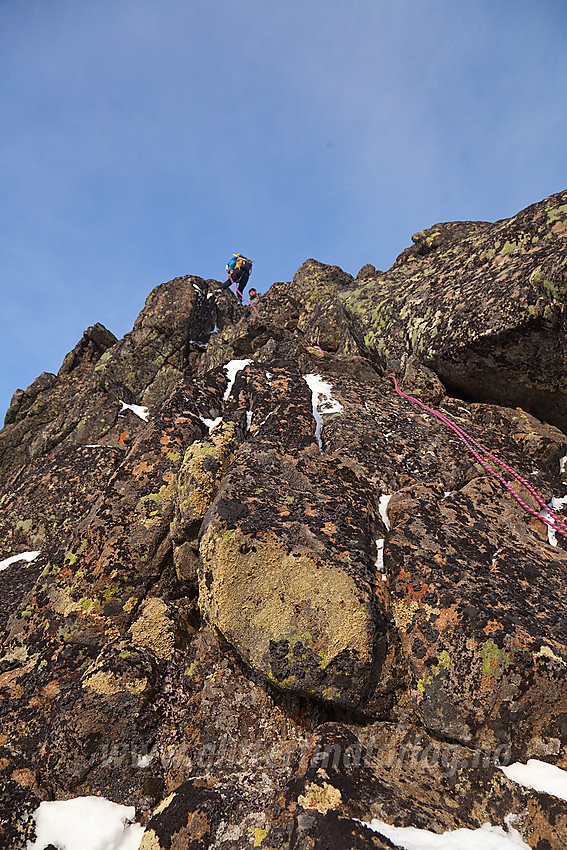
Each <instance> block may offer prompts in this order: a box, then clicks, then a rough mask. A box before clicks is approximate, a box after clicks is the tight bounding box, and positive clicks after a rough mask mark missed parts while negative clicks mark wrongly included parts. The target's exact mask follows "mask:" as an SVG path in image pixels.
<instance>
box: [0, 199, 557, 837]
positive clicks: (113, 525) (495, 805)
mask: <svg viewBox="0 0 567 850" xmlns="http://www.w3.org/2000/svg"><path fill="white" fill-rule="evenodd" d="M566 233H567V193H562V194H560V195H557V196H554V197H552V198H549V199H547V200H546V201H543V202H541V203H539V204H535V205H533V206H532V207H529V208H528V209H527V210H525V211H523V212H522V213H519V214H518V215H516V216H514V218H512V219H510V220H506V221H500V222H496V223H495V224H491V223H488V222H453V223H446V224H440V225H435V226H434V227H433V228H430V229H428V230H426V231H423V232H422V233H419V234H416V235H415V236H414V237H412V238H413V246H412V247H410V248H408V249H407V250H406V251H404V252H403V253H402V254H401V255H400V257H399V258H398V259H397V260H396V262H395V263H394V265H393V266H392V268H391V269H390V270H389V271H387V272H380V271H377V270H376V269H375V268H374V266H372V265H370V264H367V265H365V266H363V268H362V269H361V270H360V272H359V274H358V275H357V277H356V278H352V277H351V276H350V275H348V274H346V273H345V272H343V271H342V270H341V269H339V268H338V267H336V266H326V265H323V264H321V263H319V262H317V261H316V260H307V261H306V262H305V263H304V264H303V265H302V266H301V268H300V269H299V270H298V272H297V273H296V275H295V276H294V278H293V280H292V281H290V282H288V283H274V284H273V285H272V286H271V287H270V289H269V291H268V292H267V293H266V294H264V295H261V296H259V297H258V298H257V299H256V301H255V306H256V308H257V312H254V311H252V310H251V309H249V308H247V307H243V306H241V305H239V304H238V303H237V302H236V300H235V299H234V297H233V296H232V295H231V294H230V293H219V292H216V291H215V289H216V287H217V285H218V284H217V282H216V281H204V280H202V279H200V278H195V277H188V276H187V277H180V278H176V279H175V280H173V281H170V282H169V283H165V284H161V285H160V286H158V287H157V288H156V289H155V290H154V291H153V292H152V293H151V294H150V296H149V297H148V299H147V301H146V305H145V307H144V309H143V311H142V312H141V314H140V316H139V317H138V319H137V320H136V322H135V324H134V328H133V330H132V331H131V332H130V333H129V334H127V335H126V336H125V337H124V339H122V340H117V339H116V338H115V337H114V336H113V335H112V334H111V333H110V331H107V330H106V329H105V328H104V327H103V326H101V325H93V326H92V327H91V328H89V329H88V330H87V331H85V333H84V335H83V337H82V338H81V340H80V341H79V343H78V344H77V346H76V347H75V348H74V349H73V351H72V352H70V353H69V354H68V355H67V356H66V357H65V360H64V362H63V365H62V367H61V369H60V370H59V373H58V374H57V375H50V374H46V373H44V374H42V375H41V376H40V377H39V378H38V379H36V381H34V383H33V384H32V385H31V387H29V388H28V389H27V390H26V391H25V392H24V391H23V390H17V391H16V393H15V394H14V397H13V400H12V403H11V405H10V409H9V410H8V413H7V415H6V421H5V427H4V429H3V430H2V431H1V432H0V475H1V476H2V477H1V478H0V542H1V548H0V561H1V560H2V559H8V558H11V557H12V556H17V555H20V554H22V553H25V552H38V551H39V552H40V554H39V555H38V556H37V557H36V558H35V559H34V560H32V561H31V562H29V563H28V562H27V561H26V560H20V561H15V562H13V563H11V564H6V565H2V566H3V567H5V568H3V569H1V570H0V590H1V591H2V599H3V606H2V612H1V614H0V629H1V635H2V649H1V655H0V717H1V718H2V721H1V725H0V773H1V774H2V781H1V782H0V789H1V790H0V835H1V837H2V842H1V843H2V846H5V847H15V848H16V847H18V848H22V847H24V846H25V842H26V839H28V838H33V833H34V827H33V819H30V817H29V814H30V812H31V811H33V810H34V808H35V807H36V806H37V805H38V803H39V802H40V801H41V800H46V799H63V798H68V797H73V796H79V795H87V794H93V793H94V794H100V795H102V796H106V797H108V798H110V799H113V800H115V801H116V802H120V803H125V804H129V805H134V806H136V809H137V812H138V816H139V817H140V818H141V820H142V822H143V823H144V825H145V826H146V832H145V834H144V838H143V841H142V847H143V848H151V850H156V848H164V850H165V848H167V850H170V848H173V847H176V848H181V847H183V848H192V850H198V848H203V850H204V848H208V847H222V848H223V850H236V848H242V847H248V846H256V847H265V848H272V850H274V848H294V850H300V849H301V850H303V848H305V850H308V848H309V850H313V848H321V850H323V848H334V847H337V848H350V847H352V848H375V847H378V848H385V847H392V846H394V845H393V844H392V843H391V841H389V839H388V838H387V837H386V836H385V835H383V834H381V833H380V831H379V829H378V830H377V831H376V830H374V831H372V830H371V829H370V828H369V827H368V826H367V825H366V824H368V823H369V822H370V821H371V820H372V819H373V818H377V819H378V820H381V821H385V822H386V823H389V824H395V825H396V826H410V825H411V826H416V827H419V828H423V829H429V830H432V831H435V832H442V831H444V830H449V829H456V828H459V827H468V828H470V829H477V828H479V827H480V826H482V824H483V823H486V822H488V821H489V822H491V823H492V824H493V825H495V826H501V827H503V828H504V827H505V824H506V823H507V821H506V818H507V817H508V816H509V815H510V814H511V813H512V814H515V815H517V816H518V818H519V819H518V820H516V821H515V822H514V825H515V828H516V829H518V830H520V832H521V834H522V836H523V839H524V841H525V842H526V843H527V844H528V845H529V846H530V847H534V848H539V850H545V849H546V848H550V847H553V848H555V847H562V846H567V820H566V818H567V808H566V806H567V804H565V803H564V802H562V801H560V800H558V799H557V798H554V797H551V796H549V795H543V794H537V793H535V792H532V791H529V790H526V789H524V788H523V787H522V786H519V785H517V784H515V783H512V782H511V781H510V780H508V779H507V778H506V776H505V775H504V773H503V772H502V771H501V770H500V769H499V767H498V765H499V764H500V763H504V762H508V761H509V760H511V759H521V760H523V761H525V760H526V759H528V758H530V757H531V758H539V759H544V760H546V761H550V762H552V763H554V764H556V765H559V766H560V767H567V750H566V748H567V676H566V670H567V617H566V615H565V612H564V603H563V600H564V599H565V597H566V592H567V562H566V559H567V552H566V547H565V544H564V542H563V541H564V538H562V537H561V536H560V535H558V537H559V540H558V541H556V540H554V538H553V536H552V535H549V534H548V529H547V526H546V525H545V523H544V522H543V520H542V519H541V518H540V517H539V516H538V514H539V512H540V507H541V506H540V505H539V504H538V502H537V500H536V499H535V497H534V495H533V493H532V491H531V490H530V489H529V487H533V488H535V489H536V490H537V492H538V493H539V494H541V496H542V498H543V500H544V502H545V503H550V502H551V499H552V497H554V496H555V497H561V496H562V495H563V494H564V492H565V490H566V487H567V485H564V484H563V480H562V479H563V478H564V477H565V473H564V467H565V460H564V459H565V456H566V455H567V437H566V436H565V434H564V433H563V431H564V430H565V429H566V427H567V425H566V421H565V414H566V412H567V403H566V398H567V396H566V386H565V383H564V382H565V369H564V355H563V352H564V348H565V340H564V329H563V313H564V308H565V297H566V291H565V269H566V267H567V258H566V252H565V244H566V243H565V235H566ZM231 361H237V362H236V363H231ZM229 364H230V365H229ZM389 374H395V375H396V376H397V378H398V380H399V381H400V383H401V385H402V387H403V390H404V391H405V392H406V393H409V394H410V395H413V396H415V397H418V398H419V399H420V400H422V401H423V402H424V403H426V404H428V405H430V406H433V407H434V408H435V409H437V410H439V411H441V412H442V413H443V414H445V415H446V416H448V417H450V418H451V420H452V421H454V422H455V423H456V424H457V425H458V426H459V427H460V428H462V429H464V430H465V431H466V432H467V433H468V434H470V437H471V438H472V439H474V440H476V441H478V442H480V443H482V445H483V446H484V447H485V449H486V451H487V452H489V453H490V455H489V457H491V460H490V463H491V464H492V465H495V464H496V460H494V458H495V457H499V458H501V459H502V460H503V461H504V462H505V463H506V464H507V466H508V467H512V468H513V469H515V470H517V472H518V474H519V475H520V476H521V478H522V479H523V481H524V482H525V483H524V484H522V483H519V482H518V481H517V480H516V479H514V478H512V477H510V473H509V471H507V470H506V469H505V468H504V467H500V466H498V467H497V468H498V471H499V474H501V475H502V476H503V478H504V479H508V478H509V480H510V482H511V484H513V487H514V490H516V491H517V492H518V494H519V496H520V498H521V499H522V500H523V501H524V502H525V503H526V504H527V505H528V507H530V508H532V510H533V512H532V513H530V512H528V511H525V510H524V509H523V508H522V507H521V506H520V504H519V503H518V502H517V501H516V500H515V499H514V498H513V496H512V494H511V493H510V492H509V491H508V490H507V489H506V488H505V487H504V486H503V484H502V482H499V481H498V480H496V479H495V478H494V477H493V476H491V475H490V474H489V473H488V472H487V470H486V468H484V467H483V466H481V465H480V464H479V463H478V461H477V459H476V458H475V457H474V456H473V455H472V454H471V453H470V452H469V451H468V449H467V447H466V446H465V445H464V444H463V442H462V441H461V440H459V438H458V437H457V435H456V434H455V433H454V432H453V431H451V430H449V429H447V428H446V426H445V425H443V424H442V423H441V422H440V421H439V420H438V419H437V418H435V417H434V416H433V415H432V414H430V413H428V412H426V411H424V410H423V409H421V408H419V407H418V406H416V405H414V404H412V402H411V401H408V400H406V399H404V398H401V397H400V396H399V395H398V394H396V392H395V390H394V387H393V384H392V381H391V380H389V379H388V377H387V376H388V375H389ZM526 411H527V412H526ZM528 483H529V487H528V486H527V484H528Z"/></svg>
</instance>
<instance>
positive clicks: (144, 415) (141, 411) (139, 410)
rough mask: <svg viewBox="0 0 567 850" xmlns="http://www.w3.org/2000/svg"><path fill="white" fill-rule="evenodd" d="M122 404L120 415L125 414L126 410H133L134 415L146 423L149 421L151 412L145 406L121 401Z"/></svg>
mask: <svg viewBox="0 0 567 850" xmlns="http://www.w3.org/2000/svg"><path fill="white" fill-rule="evenodd" d="M120 404H121V405H122V407H121V408H120V413H124V411H125V410H131V411H132V413H135V414H136V416H139V417H140V419H143V420H144V422H147V421H148V414H149V410H148V408H147V407H146V405H145V404H126V402H125V401H122V399H120Z"/></svg>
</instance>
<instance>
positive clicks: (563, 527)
mask: <svg viewBox="0 0 567 850" xmlns="http://www.w3.org/2000/svg"><path fill="white" fill-rule="evenodd" d="M388 378H389V379H390V380H391V381H393V382H394V389H395V390H396V392H397V394H398V395H399V396H401V397H402V398H405V399H406V400H407V401H411V402H413V403H414V404H417V405H419V407H421V408H422V409H423V410H426V411H427V412H428V413H431V414H432V415H433V416H436V417H437V419H440V420H441V422H443V423H444V424H445V425H447V426H448V427H449V428H451V430H452V431H454V432H455V434H456V435H457V436H458V437H459V439H460V440H461V441H462V442H463V443H464V444H465V446H466V447H467V448H468V450H469V451H470V452H471V453H472V454H473V455H474V457H475V458H476V459H477V461H478V462H479V463H480V464H481V465H482V466H483V467H484V469H486V471H487V472H489V473H490V474H491V475H493V476H494V478H496V479H497V480H498V481H500V483H501V484H502V485H503V486H504V487H505V488H506V489H507V490H508V492H509V493H511V494H512V496H513V497H514V498H515V499H516V501H517V502H518V503H519V504H520V505H521V506H522V507H523V508H524V509H525V510H526V511H529V513H531V514H533V516H535V517H537V518H538V519H541V520H543V522H545V523H546V524H547V525H548V526H549V527H550V528H552V529H553V530H554V531H556V532H558V533H559V534H562V535H563V536H564V537H567V523H565V522H563V520H562V519H560V518H559V517H558V516H557V514H555V513H554V512H553V511H552V510H551V509H550V508H549V506H548V505H547V504H546V503H545V502H544V500H543V499H542V498H541V496H540V495H539V494H538V493H536V491H535V490H534V488H533V487H532V486H531V484H529V483H528V482H527V481H526V480H525V479H524V478H522V476H521V475H519V474H518V473H517V472H516V471H515V470H514V469H512V467H510V466H508V465H507V464H506V463H504V462H503V461H501V460H500V459H499V458H497V457H496V456H495V455H493V454H492V453H491V452H489V451H488V449H487V448H485V447H484V446H483V445H482V443H479V442H478V441H477V440H475V439H474V437H471V435H470V434H468V433H467V432H466V431H464V430H463V429H462V428H461V427H460V426H459V425H457V424H456V423H455V422H452V421H451V419H449V418H448V417H447V416H445V415H444V414H443V413H440V412H439V411H438V410H434V409H433V408H432V407H428V406H427V405H426V404H424V403H423V402H422V401H420V400H419V399H417V398H414V397H413V396H411V395H407V394H406V393H404V392H402V390H401V389H400V388H399V386H398V382H397V381H396V378H395V377H394V375H388ZM477 450H478V451H477ZM479 452H482V454H483V455H484V456H485V457H487V458H490V459H491V460H492V461H494V462H495V463H498V464H500V466H501V467H503V469H505V470H506V472H508V473H510V475H512V476H513V477H514V478H515V479H516V480H517V481H519V482H520V484H523V486H524V487H525V488H526V489H527V490H528V491H529V492H530V493H531V494H532V496H533V497H534V498H535V500H536V501H537V503H538V504H539V505H540V506H541V508H542V511H545V515H542V513H541V512H540V513H538V512H537V511H536V510H534V509H533V508H530V506H529V505H527V504H526V503H525V502H524V500H523V499H522V497H521V496H520V495H518V493H516V491H515V490H514V489H513V488H512V487H511V486H510V484H508V482H507V481H506V480H505V479H504V478H503V477H502V476H501V475H500V474H499V473H498V472H496V470H494V469H492V467H491V466H489V464H488V463H487V462H486V460H485V459H484V458H483V457H481V455H480V454H479Z"/></svg>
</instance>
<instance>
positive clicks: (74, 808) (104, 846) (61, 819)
mask: <svg viewBox="0 0 567 850" xmlns="http://www.w3.org/2000/svg"><path fill="white" fill-rule="evenodd" d="M135 816H136V810H135V808H134V806H121V805H119V804H118V803H112V802H111V801H110V800H105V799H104V797H75V798H74V799H72V800H57V801H54V802H43V803H40V804H39V807H38V808H37V809H36V810H35V812H34V813H33V817H34V819H35V824H36V840H35V841H34V842H33V844H32V843H31V842H29V841H28V843H27V850H44V848H45V847H47V846H48V845H53V846H54V847H57V848H58V850H138V848H139V846H140V842H141V840H142V835H143V834H144V830H143V828H142V827H141V826H140V824H137V823H131V821H133V820H134V818H135Z"/></svg>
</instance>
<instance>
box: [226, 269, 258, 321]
mask: <svg viewBox="0 0 567 850" xmlns="http://www.w3.org/2000/svg"><path fill="white" fill-rule="evenodd" d="M228 276H229V278H230V282H231V283H232V285H233V286H234V288H235V289H236V291H237V292H238V294H239V295H240V297H241V298H244V300H245V301H246V302H247V303H248V304H250V306H251V307H252V309H253V310H254V312H255V313H256V315H257V316H258V318H260V314H259V312H258V311H257V309H256V308H255V307H254V305H253V304H252V302H251V301H249V300H248V298H246V296H245V295H244V294H243V293H242V292H241V291H240V289H239V288H238V287H237V285H236V283H235V282H234V281H233V279H232V275H231V274H229V275H228Z"/></svg>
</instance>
